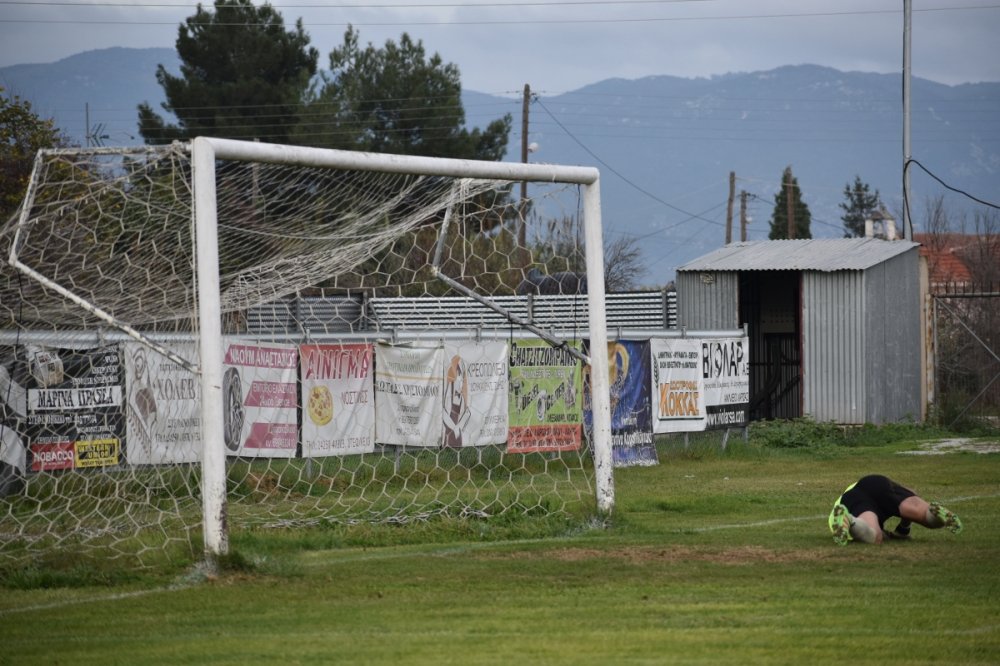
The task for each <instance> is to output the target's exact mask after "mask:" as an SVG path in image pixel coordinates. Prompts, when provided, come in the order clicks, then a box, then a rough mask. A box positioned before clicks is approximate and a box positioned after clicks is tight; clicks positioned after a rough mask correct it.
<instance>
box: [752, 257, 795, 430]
mask: <svg viewBox="0 0 1000 666" xmlns="http://www.w3.org/2000/svg"><path fill="white" fill-rule="evenodd" d="M739 280H740V283H739V301H738V302H739V311H740V313H739V317H740V325H741V326H743V325H746V327H747V331H748V332H749V336H750V358H751V362H750V419H751V420H752V421H757V420H761V419H793V418H799V417H801V416H802V345H801V344H800V340H801V332H802V317H801V313H802V308H801V302H802V273H801V271H746V272H742V273H740V276H739Z"/></svg>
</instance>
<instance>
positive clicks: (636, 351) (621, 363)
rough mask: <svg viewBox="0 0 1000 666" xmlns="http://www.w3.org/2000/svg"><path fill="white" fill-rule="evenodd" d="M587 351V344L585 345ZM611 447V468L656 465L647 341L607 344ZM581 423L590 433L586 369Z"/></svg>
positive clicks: (589, 400) (590, 405)
mask: <svg viewBox="0 0 1000 666" xmlns="http://www.w3.org/2000/svg"><path fill="white" fill-rule="evenodd" d="M586 345H587V348H588V349H589V348H590V344H589V341H587V342H586ZM608 373H609V380H610V386H609V387H608V388H609V392H610V399H611V443H612V459H613V461H614V466H615V467H630V466H639V465H656V464H658V463H659V459H658V458H657V456H656V447H655V446H654V445H653V417H652V403H651V392H650V391H651V386H652V382H651V381H650V346H649V341H648V340H617V341H610V342H608ZM583 391H584V397H583V422H584V428H586V430H587V433H588V435H589V434H590V432H591V431H592V429H593V411H592V402H591V387H590V372H589V367H588V368H586V369H585V370H584V387H583Z"/></svg>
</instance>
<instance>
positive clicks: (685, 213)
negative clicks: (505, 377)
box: [535, 98, 715, 224]
mask: <svg viewBox="0 0 1000 666" xmlns="http://www.w3.org/2000/svg"><path fill="white" fill-rule="evenodd" d="M535 101H536V103H537V104H538V105H539V106H540V107H542V109H544V110H545V113H547V114H549V117H550V118H552V120H553V121H554V122H555V123H556V124H557V125H559V127H561V128H562V130H563V131H564V132H566V136H568V137H569V138H571V139H572V140H573V141H574V142H575V143H576V144H577V145H578V146H580V147H581V148H583V150H585V151H586V152H587V154H588V155H590V156H591V157H593V158H594V159H595V160H597V161H598V162H599V163H600V164H602V165H604V167H605V168H607V170H608V171H610V172H611V173H613V174H615V175H616V176H618V177H619V178H621V179H622V181H624V182H625V183H626V184H628V185H630V186H631V187H633V188H635V189H636V190H637V191H639V192H642V193H643V194H645V195H646V196H647V197H649V198H650V199H652V200H653V201H657V202H659V203H661V204H663V205H664V206H666V207H667V208H670V209H671V210H675V211H677V212H678V213H681V214H683V215H687V216H688V220H690V219H698V220H701V221H703V222H709V223H712V224H715V222H713V221H712V220H709V219H707V218H703V217H701V216H700V215H697V214H695V213H690V212H688V211H686V210H684V209H683V208H678V207H677V206H675V205H673V204H672V203H669V202H667V201H664V200H663V199H661V198H660V197H658V196H656V195H655V194H653V193H652V192H650V191H649V190H646V189H644V188H642V187H640V186H639V185H637V184H636V183H634V182H632V181H631V180H629V179H628V178H626V177H625V176H624V175H623V174H622V173H621V172H619V171H618V170H617V169H615V168H614V167H613V166H611V165H610V164H608V163H607V162H605V161H604V160H602V159H601V158H600V157H598V155H597V154H596V153H594V151H592V150H591V149H590V148H588V147H587V146H586V145H585V144H584V143H583V142H582V141H580V140H579V139H577V138H576V136H574V135H573V133H572V132H570V131H569V130H568V129H567V128H566V127H565V126H564V125H563V124H562V123H561V122H559V119H558V118H556V117H555V115H554V114H553V113H552V111H550V110H549V108H548V107H547V106H545V104H544V103H542V100H541V99H540V98H537V99H536V100H535ZM685 221H687V220H685Z"/></svg>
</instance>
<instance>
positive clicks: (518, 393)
mask: <svg viewBox="0 0 1000 666" xmlns="http://www.w3.org/2000/svg"><path fill="white" fill-rule="evenodd" d="M572 344H573V345H574V347H575V348H577V349H579V348H580V345H579V343H572ZM581 365H582V363H581V362H580V361H579V360H578V359H577V358H576V357H575V356H573V355H572V354H570V353H569V352H568V351H567V350H566V349H558V348H556V347H552V346H551V345H549V344H548V343H547V342H545V341H543V340H518V341H516V342H513V343H511V348H510V391H509V406H508V411H509V415H510V429H509V434H508V438H507V450H508V451H509V452H511V453H530V452H534V451H575V450H577V449H579V448H580V442H581V439H582V431H583V373H582V372H581V369H580V368H581Z"/></svg>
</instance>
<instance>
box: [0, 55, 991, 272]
mask: <svg viewBox="0 0 1000 666" xmlns="http://www.w3.org/2000/svg"><path fill="white" fill-rule="evenodd" d="M160 64H162V65H163V66H164V67H166V69H167V70H168V71H170V72H172V73H177V72H178V71H179V69H180V62H179V60H178V58H177V54H176V52H175V51H173V50H172V49H163V48H149V49H127V48H109V49H101V50H97V51H88V52H85V53H80V54H77V55H74V56H71V57H68V58H65V59H63V60H60V61H58V62H54V63H49V64H24V65H13V66H9V67H3V68H0V86H2V87H3V88H4V89H5V94H7V95H17V96H19V97H21V98H22V99H25V100H28V101H30V102H31V104H32V108H33V110H34V111H35V112H36V113H37V114H39V115H40V116H42V117H46V118H47V117H51V118H53V119H54V120H55V123H56V126H57V127H59V128H60V129H61V130H62V131H63V132H64V133H65V134H66V135H67V136H68V137H69V139H70V140H71V141H72V142H73V143H76V144H79V145H87V144H88V143H90V144H95V145H96V144H100V145H107V146H113V145H136V144H139V143H141V139H140V138H139V137H138V131H137V125H136V119H137V115H138V114H137V110H136V107H137V105H138V104H139V103H141V102H149V103H150V104H152V105H153V107H154V108H159V105H160V104H161V103H162V102H163V101H164V96H163V91H162V89H161V88H160V86H159V84H158V83H157V81H156V68H157V66H158V65H160ZM901 89H902V77H901V76H900V75H899V74H874V73H865V72H843V71H839V70H835V69H831V68H827V67H820V66H816V65H794V66H785V67H779V68H776V69H773V70H769V71H760V72H743V73H729V74H721V75H718V76H713V77H709V78H695V79H688V78H679V77H674V76H666V75H664V76H650V77H645V78H641V79H635V80H625V79H607V80H603V81H598V82H595V83H593V84H591V85H588V86H584V87H582V88H580V89H578V90H574V91H571V92H566V93H562V94H558V95H552V96H549V95H545V94H534V95H532V97H531V104H530V105H529V110H528V118H527V122H528V137H529V139H530V142H531V143H532V144H536V145H537V150H535V151H533V152H532V153H531V154H530V156H529V159H530V160H531V161H532V162H547V163H553V164H567V165H576V164H580V165H587V166H595V167H597V168H598V169H599V170H600V171H601V203H602V221H603V227H604V231H605V236H606V237H608V238H615V237H618V236H619V235H625V236H629V237H632V238H635V239H637V241H638V244H639V246H640V248H641V249H642V253H643V265H644V273H643V274H642V275H641V276H640V278H639V284H640V285H642V286H660V285H664V284H666V283H668V282H669V281H670V280H672V279H673V276H674V272H675V270H676V268H677V267H678V266H679V265H682V264H684V263H685V262H687V261H690V260H691V259H693V258H696V257H698V256H700V255H702V254H705V253H706V252H709V251H711V250H713V249H715V248H717V247H719V246H720V245H722V244H723V243H724V242H725V220H726V212H727V207H728V203H729V183H730V173H731V172H732V173H734V174H735V193H736V196H735V198H734V203H733V219H734V222H733V232H732V237H733V239H734V240H739V238H740V232H739V218H740V212H739V211H740V205H739V204H740V193H741V192H743V191H745V192H746V193H747V195H746V201H747V211H748V217H749V223H748V227H747V230H748V233H747V238H748V239H750V240H759V239H764V238H766V237H767V234H768V230H769V224H768V221H769V218H770V216H771V213H772V211H773V208H774V196H775V194H776V193H777V191H778V190H779V188H780V187H781V175H782V171H783V170H784V169H785V167H786V166H791V167H792V170H793V173H794V175H795V177H796V179H797V181H798V184H799V186H800V188H801V190H802V196H803V200H804V201H805V202H806V204H807V205H808V206H809V208H810V212H811V214H812V234H813V236H814V237H817V238H821V237H841V236H843V235H844V230H843V224H842V222H841V220H840V216H841V214H842V210H841V209H840V207H839V204H840V203H842V202H844V201H845V197H844V188H845V186H846V185H848V184H849V183H853V182H854V179H855V177H860V178H861V180H862V181H863V182H865V183H867V184H869V185H870V187H871V188H872V190H878V191H879V192H880V194H881V197H882V200H883V202H884V203H885V205H886V207H887V209H888V210H889V211H891V212H893V213H894V214H895V215H897V217H899V216H901V214H902V210H903V205H904V202H903V197H902V191H903V186H902V181H903V173H902V172H903V148H902V137H903V113H902V101H901V99H902V93H901ZM911 100H912V101H911V137H912V139H911V156H912V158H913V159H914V160H915V162H912V163H911V165H910V167H909V171H910V183H911V187H910V190H909V191H910V197H909V202H908V203H909V208H910V211H911V216H912V219H913V224H914V227H915V229H916V230H917V231H919V230H920V229H921V227H922V225H923V214H924V211H925V208H926V206H927V203H928V201H929V200H930V199H931V198H932V197H936V196H939V195H940V196H944V197H945V203H946V206H947V207H948V210H949V211H950V212H951V213H952V215H953V216H954V217H955V218H962V217H963V216H964V218H965V219H966V221H967V222H968V221H971V220H974V219H975V216H976V213H977V211H982V210H984V209H983V207H982V206H981V205H979V204H976V203H975V202H973V201H972V200H971V199H970V198H969V197H967V196H964V195H963V194H962V193H968V194H971V195H973V196H976V197H977V198H979V199H981V200H985V201H992V202H993V203H996V200H997V199H998V198H1000V197H998V195H997V191H998V190H1000V188H998V185H1000V177H998V174H1000V82H987V83H974V84H963V85H958V86H948V85H944V84H939V83H935V82H932V81H928V80H925V79H920V78H913V79H912V81H911ZM463 104H464V107H465V111H466V122H467V125H468V126H469V127H484V126H485V125H486V124H487V123H488V122H489V121H490V120H493V119H495V118H498V117H500V116H502V115H504V114H507V113H509V114H510V115H511V116H512V119H513V120H514V123H513V128H514V129H513V131H512V133H511V137H510V145H509V147H508V156H507V158H506V159H507V160H508V161H520V158H521V127H522V121H523V120H524V119H523V118H522V99H521V97H519V96H518V97H511V96H501V95H492V94H488V93H483V92H476V91H464V92H463ZM88 127H89V131H88V129H87V128H88ZM970 224H971V222H970Z"/></svg>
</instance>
